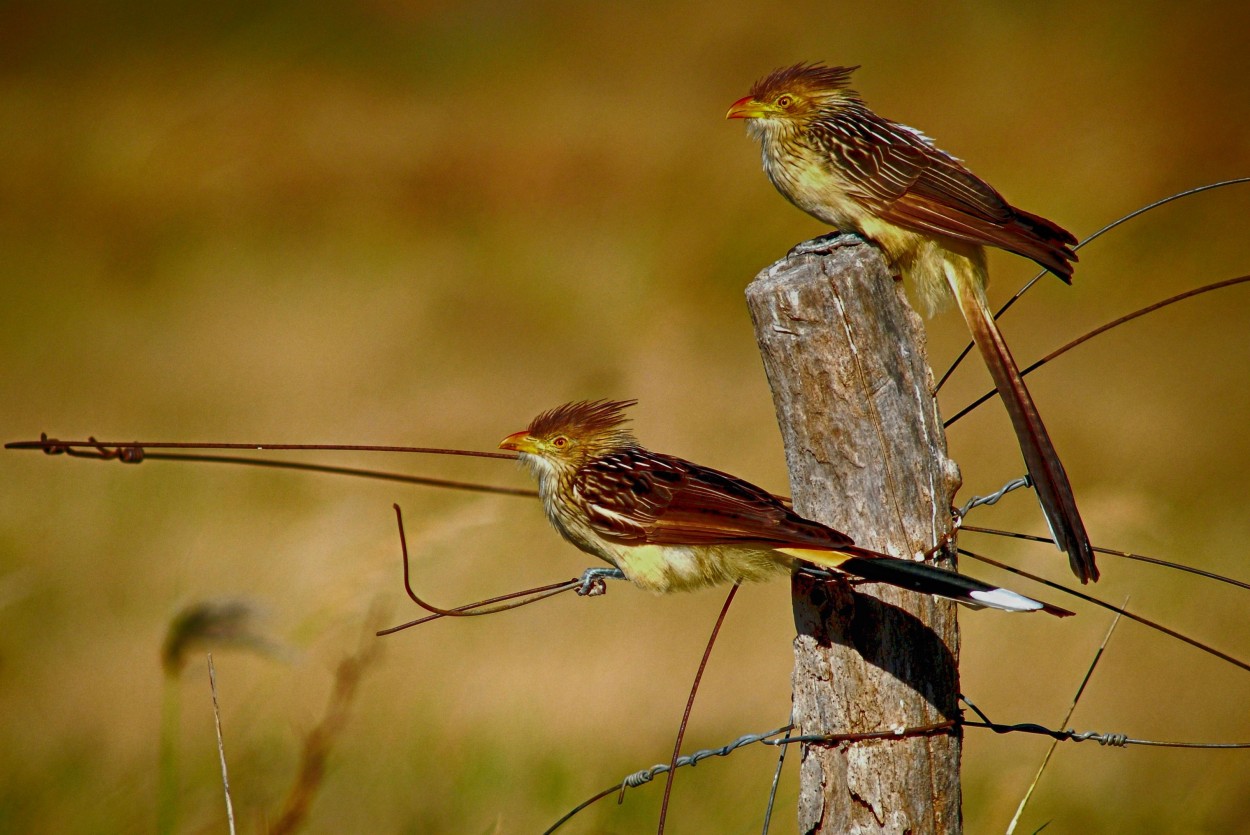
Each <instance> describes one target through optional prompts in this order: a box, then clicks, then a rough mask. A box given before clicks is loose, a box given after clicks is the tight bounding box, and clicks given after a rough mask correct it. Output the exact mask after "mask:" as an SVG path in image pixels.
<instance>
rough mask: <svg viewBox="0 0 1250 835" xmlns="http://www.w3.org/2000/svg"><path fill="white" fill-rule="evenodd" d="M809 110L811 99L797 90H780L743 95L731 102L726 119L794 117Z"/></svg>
mask: <svg viewBox="0 0 1250 835" xmlns="http://www.w3.org/2000/svg"><path fill="white" fill-rule="evenodd" d="M810 110H811V101H810V100H809V99H808V98H807V97H806V96H803V95H801V94H799V93H798V92H792V91H789V90H782V91H779V92H773V93H770V94H768V95H765V96H761V97H759V98H756V97H755V96H743V97H742V98H740V99H738V100H737V101H736V102H734V103H733V106H731V107H730V108H729V112H728V113H726V114H725V118H726V119H794V118H798V117H799V116H801V115H802V114H804V113H807V112H809V111H810Z"/></svg>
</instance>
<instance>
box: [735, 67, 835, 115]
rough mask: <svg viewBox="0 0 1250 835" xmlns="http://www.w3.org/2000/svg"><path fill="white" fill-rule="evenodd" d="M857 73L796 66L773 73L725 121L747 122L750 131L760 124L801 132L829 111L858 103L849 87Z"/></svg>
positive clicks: (831, 68)
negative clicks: (797, 129)
mask: <svg viewBox="0 0 1250 835" xmlns="http://www.w3.org/2000/svg"><path fill="white" fill-rule="evenodd" d="M857 69H859V67H826V66H824V65H823V64H795V65H794V66H793V67H784V68H782V69H779V70H775V71H773V72H772V73H770V74H769V75H766V76H765V77H763V78H761V79H760V80H759V81H757V82H755V86H753V87H752V88H751V95H749V96H744V97H743V98H740V99H738V100H737V101H736V102H734V103H733V106H732V107H730V108H729V112H728V113H726V114H725V118H726V119H746V120H747V125H748V127H751V128H754V127H756V126H757V125H759V124H761V123H763V124H765V125H768V124H772V125H786V126H792V127H798V128H801V127H803V126H804V125H806V124H807V123H808V122H809V121H811V120H812V119H815V118H817V117H819V116H821V115H825V114H827V113H829V112H830V111H831V110H837V109H838V108H840V107H842V106H845V105H847V104H851V103H860V99H859V95H858V94H857V93H856V92H855V91H854V90H851V89H850V87H849V85H850V83H851V73H853V72H855V70H857Z"/></svg>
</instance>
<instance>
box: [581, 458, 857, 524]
mask: <svg viewBox="0 0 1250 835" xmlns="http://www.w3.org/2000/svg"><path fill="white" fill-rule="evenodd" d="M573 489H574V491H575V494H576V495H577V498H578V500H579V501H578V503H579V504H580V505H581V506H582V507H583V508H585V509H586V512H587V515H588V516H589V518H590V523H591V526H592V527H593V528H594V529H595V531H596V532H597V533H598V534H599V535H600V536H602V537H604V538H605V539H608V540H611V541H613V542H618V543H622V544H626V545H644V544H656V545H725V544H734V543H741V544H745V543H753V544H760V545H764V546H768V547H787V546H788V547H800V546H802V547H814V548H834V547H837V546H841V545H849V544H851V539H850V537H848V536H846V535H845V534H843V533H839V532H838V531H835V530H833V529H832V528H827V527H825V526H824V525H821V524H819V523H816V522H812V521H809V520H807V519H804V518H802V517H801V516H799V515H797V514H796V513H794V512H793V511H791V510H789V509H788V508H787V507H785V505H783V504H782V503H781V502H779V501H778V500H777V499H776V498H775V497H774V496H773V495H772V494H771V493H768V492H767V491H765V490H762V489H760V488H759V487H756V486H755V485H754V484H751V483H749V482H746V481H743V480H742V479H740V478H736V477H734V476H731V475H729V474H727V473H722V472H719V471H717V470H712V469H709V468H707V467H701V466H699V465H698V464H693V463H691V462H689V461H685V460H682V459H680V458H674V457H672V456H668V455H660V454H657V453H653V452H649V451H647V450H644V449H641V448H632V449H628V450H623V451H620V452H616V453H612V454H611V455H606V456H603V457H601V458H598V459H596V460H594V461H592V462H590V463H589V464H587V465H586V466H584V467H582V468H581V469H580V470H578V472H577V474H576V475H575V476H574V479H573Z"/></svg>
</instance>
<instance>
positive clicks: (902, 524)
mask: <svg viewBox="0 0 1250 835" xmlns="http://www.w3.org/2000/svg"><path fill="white" fill-rule="evenodd" d="M747 303H748V305H749V307H750V309H751V316H752V319H753V321H754V323H755V334H756V339H757V341H758V342H759V346H760V353H761V355H762V357H763V360H764V366H765V370H766V371H767V373H768V379H769V384H770V385H771V387H772V391H773V400H774V403H775V405H776V408H777V418H778V422H779V423H780V425H781V433H782V438H783V440H784V442H785V448H786V459H787V463H788V466H789V471H790V482H791V488H792V492H793V496H794V506H795V509H796V510H797V511H798V512H799V513H801V514H802V515H804V516H806V517H809V518H812V519H816V520H819V521H821V522H825V523H826V524H830V525H832V526H833V527H835V528H837V529H839V530H842V531H846V532H847V533H849V534H850V535H851V536H852V537H854V538H855V540H856V542H857V543H859V544H860V545H863V546H865V547H869V548H873V549H876V550H879V551H884V552H886V553H889V554H893V555H895V556H900V557H914V556H916V555H918V554H921V553H923V552H925V551H926V550H928V549H930V548H932V547H933V546H934V544H935V543H937V542H938V541H940V540H941V539H942V538H943V537H944V536H946V535H947V534H949V533H950V531H951V525H952V520H951V514H950V507H951V504H952V499H953V496H954V493H955V491H956V490H957V489H958V487H959V484H960V478H959V470H958V468H957V467H956V466H955V464H954V463H953V462H952V461H951V460H950V459H948V458H947V457H946V437H945V434H944V433H943V430H942V421H941V419H940V417H939V415H938V410H937V405H936V402H935V401H934V399H933V396H932V391H933V376H932V373H931V372H930V371H929V367H928V365H927V362H926V357H925V348H924V346H925V341H924V331H923V326H922V323H921V321H920V319H919V317H918V316H917V315H916V314H915V313H913V312H912V310H911V308H910V306H908V304H907V302H906V300H905V298H904V294H903V288H902V285H901V283H900V282H897V281H895V280H894V279H893V278H892V277H891V275H890V272H889V270H888V269H887V267H886V266H885V263H884V262H883V261H882V259H881V257H880V255H879V253H878V252H877V250H876V249H875V248H874V247H871V246H869V245H867V244H862V243H861V244H857V243H849V244H847V245H845V246H840V247H838V248H836V249H834V250H832V252H831V253H830V254H828V255H823V256H812V255H806V256H796V257H793V258H789V259H786V260H783V261H780V262H778V263H776V264H774V265H773V266H771V267H769V268H768V269H766V270H764V271H763V272H761V273H760V274H759V275H758V276H757V277H756V279H755V281H754V282H752V283H751V285H750V287H748V288H747ZM950 554H953V545H951V546H949V547H948V550H947V551H946V553H945V554H944V557H949V555H950ZM944 564H946V565H949V563H948V562H947V563H944ZM793 593H794V620H795V625H796V628H797V631H798V636H797V638H796V639H795V642H794V655H795V667H794V708H795V723H796V725H797V729H796V732H797V733H804V734H809V733H817V734H820V733H844V732H851V733H855V732H868V731H879V730H882V729H888V728H903V727H910V726H921V725H927V724H931V723H934V722H938V721H941V720H942V719H947V718H951V717H954V716H956V715H957V697H958V692H959V667H958V656H959V632H958V626H957V623H956V620H955V604H954V603H951V602H949V601H945V600H937V599H935V598H932V597H929V596H927V595H926V596H923V597H922V596H920V595H916V594H913V593H910V592H905V591H901V590H898V589H894V588H889V587H883V586H880V585H865V586H859V587H857V588H856V590H855V591H854V592H851V591H849V590H848V589H847V588H846V587H845V586H833V585H827V584H818V583H813V582H811V581H809V580H807V579H805V578H803V577H796V578H795V580H794V584H793ZM960 747H961V740H960V738H959V736H958V735H956V734H939V735H934V736H918V737H907V738H900V739H891V740H884V741H867V742H861V743H843V744H837V745H831V746H804V750H803V759H802V766H801V776H800V781H801V782H800V789H799V810H798V814H799V831H800V832H804V833H807V832H822V831H823V832H830V833H834V832H847V831H862V832H872V831H880V832H911V833H915V835H921V834H922V833H957V832H960V831H961V830H962V817H961V813H960V783H959V758H960Z"/></svg>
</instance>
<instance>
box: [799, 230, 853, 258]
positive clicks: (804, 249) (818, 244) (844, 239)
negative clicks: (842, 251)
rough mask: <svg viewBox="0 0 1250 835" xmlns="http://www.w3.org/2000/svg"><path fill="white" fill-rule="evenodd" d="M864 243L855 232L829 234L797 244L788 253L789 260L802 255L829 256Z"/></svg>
mask: <svg viewBox="0 0 1250 835" xmlns="http://www.w3.org/2000/svg"><path fill="white" fill-rule="evenodd" d="M860 243H863V238H861V237H860V236H859V235H856V234H855V233H854V232H829V233H827V234H825V235H821V236H820V237H817V238H812V239H811V240H810V241H803V243H801V244H795V245H794V246H793V247H791V248H790V251H789V252H787V253H786V257H787V258H796V257H798V256H800V255H828V254H829V253H831V252H833V251H834V250H835V249H838V248H839V247H844V246H856V245H858V244H860Z"/></svg>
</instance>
